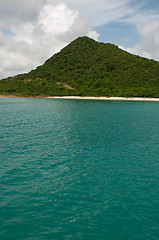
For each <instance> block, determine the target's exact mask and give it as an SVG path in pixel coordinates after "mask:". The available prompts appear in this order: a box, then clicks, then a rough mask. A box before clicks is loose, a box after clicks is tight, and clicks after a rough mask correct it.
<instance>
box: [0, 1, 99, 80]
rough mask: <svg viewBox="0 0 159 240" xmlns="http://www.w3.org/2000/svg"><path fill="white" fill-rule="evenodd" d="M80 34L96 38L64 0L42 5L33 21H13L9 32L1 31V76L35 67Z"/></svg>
mask: <svg viewBox="0 0 159 240" xmlns="http://www.w3.org/2000/svg"><path fill="white" fill-rule="evenodd" d="M83 35H87V36H90V37H93V38H94V39H96V40H97V38H98V34H97V33H96V32H95V31H92V30H91V28H90V26H89V25H88V23H87V22H85V21H84V20H83V19H82V18H81V17H80V16H79V13H78V12H77V11H73V10H71V9H70V8H68V7H67V6H66V5H65V4H58V5H56V6H53V5H52V4H46V5H44V6H43V7H42V8H41V11H40V13H39V15H37V18H36V21H34V22H32V21H28V20H27V21H26V19H25V21H24V22H19V23H16V24H15V22H13V23H12V25H11V26H10V29H9V34H8V35H7V34H6V33H4V32H3V31H1V32H0V62H1V65H0V77H1V78H2V77H7V76H9V75H15V74H17V73H21V72H27V71H29V70H31V69H33V68H35V67H36V66H37V65H39V64H42V63H43V62H44V61H45V60H46V59H47V58H48V57H50V56H51V55H53V54H54V53H56V52H57V51H59V50H60V49H61V48H63V47H64V46H65V45H67V44H68V43H69V42H70V41H72V40H73V39H75V38H77V37H79V36H83Z"/></svg>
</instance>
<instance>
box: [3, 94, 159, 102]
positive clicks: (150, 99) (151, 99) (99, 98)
mask: <svg viewBox="0 0 159 240" xmlns="http://www.w3.org/2000/svg"><path fill="white" fill-rule="evenodd" d="M0 97H8V98H48V99H72V100H75V99H77V100H79V99H81V100H105V101H153V102H159V98H142V97H80V96H61V97H60V96H48V97H42V96H15V95H0Z"/></svg>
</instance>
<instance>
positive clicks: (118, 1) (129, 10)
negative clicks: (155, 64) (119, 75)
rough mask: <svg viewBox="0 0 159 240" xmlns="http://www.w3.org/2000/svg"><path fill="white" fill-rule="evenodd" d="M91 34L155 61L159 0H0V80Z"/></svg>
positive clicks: (157, 56) (158, 55) (158, 52)
mask: <svg viewBox="0 0 159 240" xmlns="http://www.w3.org/2000/svg"><path fill="white" fill-rule="evenodd" d="M80 36H89V37H91V38H93V39H95V40H97V41H99V42H104V43H107V42H109V43H113V44H115V45H118V46H119V47H120V48H122V49H124V50H126V51H128V52H130V53H133V54H137V55H139V56H143V57H147V58H150V59H154V60H157V61H159V1H158V0H138V1H137V0H27V1H22V0H0V79H2V78H5V77H8V76H14V75H16V74H19V73H24V72H28V71H30V70H32V69H35V68H36V67H37V66H39V65H41V64H43V63H44V62H45V61H46V60H47V59H48V58H49V57H51V56H52V55H53V54H55V53H57V52H58V51H60V50H61V49H62V48H63V47H65V46H66V45H67V44H69V43H70V42H71V41H73V40H74V39H76V38H78V37H80Z"/></svg>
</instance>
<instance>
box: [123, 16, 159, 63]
mask: <svg viewBox="0 0 159 240" xmlns="http://www.w3.org/2000/svg"><path fill="white" fill-rule="evenodd" d="M158 29H159V21H157V20H156V21H152V22H149V23H147V24H145V25H139V24H138V25H137V30H138V32H139V35H140V43H139V44H136V45H135V46H134V48H127V49H125V50H126V51H128V52H131V53H133V54H136V55H140V56H143V57H146V58H150V59H155V60H157V61H159V32H158Z"/></svg>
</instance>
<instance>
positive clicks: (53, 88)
mask: <svg viewBox="0 0 159 240" xmlns="http://www.w3.org/2000/svg"><path fill="white" fill-rule="evenodd" d="M0 94H1V95H2V94H7V95H8V94H11V95H17V96H68V95H72V96H73V95H76V96H107V97H109V96H123V97H159V63H158V62H156V61H154V60H149V59H146V58H142V57H139V56H135V55H132V54H130V53H128V52H126V51H123V50H121V49H119V48H118V47H117V46H115V45H113V44H109V43H106V44H104V43H98V42H96V41H94V40H93V39H90V38H88V37H80V38H78V39H76V40H75V41H73V42H71V43H70V44H69V45H68V46H66V47H65V48H64V49H62V50H61V51H60V52H59V53H57V54H55V55H54V56H52V57H51V58H50V59H48V60H47V61H46V62H45V63H44V64H43V65H42V66H39V67H37V68H36V69H35V70H32V71H31V72H29V73H27V74H20V75H18V76H15V77H12V78H7V79H3V80H1V81H0Z"/></svg>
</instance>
